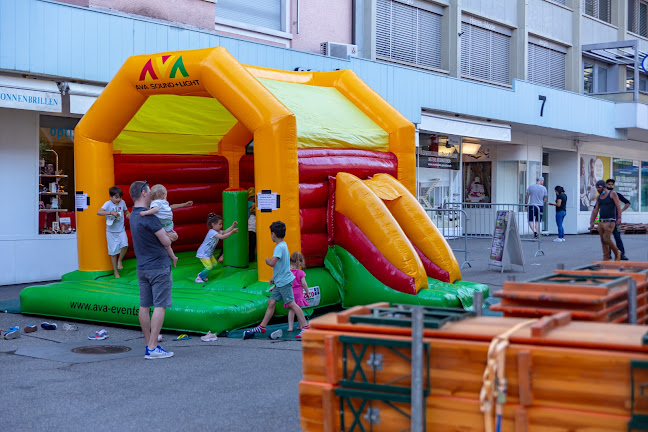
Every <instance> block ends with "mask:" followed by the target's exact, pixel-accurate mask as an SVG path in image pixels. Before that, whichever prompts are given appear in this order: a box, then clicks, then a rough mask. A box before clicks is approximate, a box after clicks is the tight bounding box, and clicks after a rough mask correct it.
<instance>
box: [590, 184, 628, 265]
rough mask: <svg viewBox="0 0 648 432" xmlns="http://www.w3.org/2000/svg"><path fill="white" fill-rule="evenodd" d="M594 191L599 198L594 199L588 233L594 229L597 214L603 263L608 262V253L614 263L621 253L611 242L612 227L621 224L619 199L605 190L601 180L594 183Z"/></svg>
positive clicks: (612, 192) (615, 194) (619, 258)
mask: <svg viewBox="0 0 648 432" xmlns="http://www.w3.org/2000/svg"><path fill="white" fill-rule="evenodd" d="M596 190H597V191H598V193H599V196H598V198H597V199H596V205H595V206H594V209H592V215H591V216H590V227H589V229H590V231H592V230H593V229H594V221H595V220H596V215H597V214H598V215H599V222H598V232H599V236H600V237H601V247H602V248H603V261H610V258H611V255H610V251H612V252H613V253H614V261H621V252H620V251H619V248H617V247H616V245H615V244H614V242H612V231H613V230H614V226H615V225H618V224H620V223H621V204H620V203H619V197H618V196H617V193H616V192H614V191H611V190H608V189H607V187H606V185H605V182H604V181H603V180H599V181H597V182H596ZM599 210H600V213H599Z"/></svg>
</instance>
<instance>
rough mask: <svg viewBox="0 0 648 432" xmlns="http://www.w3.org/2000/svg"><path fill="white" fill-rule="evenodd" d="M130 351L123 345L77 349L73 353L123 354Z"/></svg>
mask: <svg viewBox="0 0 648 432" xmlns="http://www.w3.org/2000/svg"><path fill="white" fill-rule="evenodd" d="M130 350H131V348H130V347H127V346H121V345H98V346H97V345H95V346H82V347H77V348H73V349H72V350H71V351H72V352H73V353H76V354H121V353H125V352H128V351H130Z"/></svg>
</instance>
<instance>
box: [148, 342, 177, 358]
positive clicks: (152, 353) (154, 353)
mask: <svg viewBox="0 0 648 432" xmlns="http://www.w3.org/2000/svg"><path fill="white" fill-rule="evenodd" d="M168 357H173V352H172V351H166V350H165V349H164V348H162V347H161V346H160V345H158V346H157V347H155V348H154V349H149V347H146V354H145V355H144V358H145V359H147V360H156V359H161V358H168Z"/></svg>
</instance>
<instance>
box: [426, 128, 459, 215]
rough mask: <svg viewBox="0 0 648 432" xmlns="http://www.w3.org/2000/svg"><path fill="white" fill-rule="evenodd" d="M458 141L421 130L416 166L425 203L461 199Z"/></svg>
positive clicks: (448, 201)
mask: <svg viewBox="0 0 648 432" xmlns="http://www.w3.org/2000/svg"><path fill="white" fill-rule="evenodd" d="M459 163H460V159H459V141H458V137H457V142H456V143H455V142H453V141H452V140H451V139H450V138H449V137H447V136H440V135H433V134H427V133H419V148H418V151H417V166H418V180H419V191H418V192H419V201H420V202H421V204H422V205H423V206H424V207H427V208H434V207H443V205H445V204H447V203H451V202H460V201H461V175H460V171H459Z"/></svg>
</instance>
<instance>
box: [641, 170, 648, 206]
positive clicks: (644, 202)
mask: <svg viewBox="0 0 648 432" xmlns="http://www.w3.org/2000/svg"><path fill="white" fill-rule="evenodd" d="M641 211H642V212H648V162H641Z"/></svg>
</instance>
